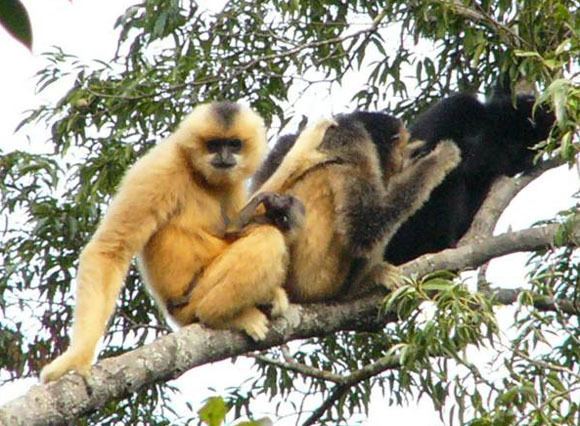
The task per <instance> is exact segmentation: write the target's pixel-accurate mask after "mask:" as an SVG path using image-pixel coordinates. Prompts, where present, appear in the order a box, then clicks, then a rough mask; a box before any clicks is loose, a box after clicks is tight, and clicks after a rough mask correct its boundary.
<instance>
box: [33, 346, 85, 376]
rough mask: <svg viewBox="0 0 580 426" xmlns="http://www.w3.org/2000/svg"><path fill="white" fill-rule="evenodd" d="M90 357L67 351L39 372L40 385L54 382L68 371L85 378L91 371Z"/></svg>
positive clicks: (70, 350)
mask: <svg viewBox="0 0 580 426" xmlns="http://www.w3.org/2000/svg"><path fill="white" fill-rule="evenodd" d="M92 358H93V357H92V355H87V354H85V353H82V352H78V351H74V350H72V349H68V350H67V351H66V352H64V353H63V354H62V355H61V356H59V357H58V358H56V359H55V360H54V361H52V362H51V363H50V364H48V365H46V366H45V367H44V368H43V369H42V371H41V372H40V381H41V382H42V383H48V382H54V381H55V380H58V379H60V378H61V377H62V376H64V375H65V374H66V373H68V372H69V371H74V372H76V373H78V374H80V375H81V376H84V377H87V376H88V375H89V371H90V369H91V364H92V363H91V361H92Z"/></svg>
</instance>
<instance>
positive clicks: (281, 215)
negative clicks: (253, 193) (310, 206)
mask: <svg viewBox="0 0 580 426" xmlns="http://www.w3.org/2000/svg"><path fill="white" fill-rule="evenodd" d="M262 203H263V204H264V207H265V208H266V213H265V214H266V217H267V218H268V220H269V221H270V223H272V224H273V225H274V226H275V227H276V228H278V229H279V230H280V231H282V232H288V231H291V230H294V229H295V228H297V227H299V226H301V225H302V223H303V221H304V215H305V213H306V209H305V208H304V204H302V202H301V201H300V200H299V199H298V198H296V197H292V196H290V195H281V194H273V193H272V194H268V195H267V196H266V197H264V199H263V200H262Z"/></svg>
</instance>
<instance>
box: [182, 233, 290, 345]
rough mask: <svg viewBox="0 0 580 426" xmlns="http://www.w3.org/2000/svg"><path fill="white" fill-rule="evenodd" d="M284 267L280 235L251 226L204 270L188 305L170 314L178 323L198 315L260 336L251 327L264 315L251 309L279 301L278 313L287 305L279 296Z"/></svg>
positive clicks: (208, 321) (260, 325)
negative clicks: (245, 233) (251, 227)
mask: <svg viewBox="0 0 580 426" xmlns="http://www.w3.org/2000/svg"><path fill="white" fill-rule="evenodd" d="M287 268H288V248H287V246H286V241H285V239H284V236H283V234H282V233H281V232H280V231H279V230H278V229H276V228H275V227H274V226H271V225H260V226H256V227H255V228H253V229H251V230H250V231H249V232H248V234H247V235H245V236H243V237H241V238H240V239H238V240H237V241H235V242H233V243H232V244H231V246H230V247H229V248H228V249H227V250H226V251H224V252H223V253H222V254H221V255H220V256H218V257H217V258H216V259H215V260H214V261H213V262H212V263H211V264H210V265H208V266H207V267H206V268H205V270H204V272H203V274H202V275H201V277H200V278H199V280H198V281H197V282H196V283H195V287H194V288H193V290H192V292H191V296H190V299H189V303H188V304H187V305H186V306H184V307H183V308H180V309H178V310H175V311H174V312H173V313H172V315H173V316H175V318H176V319H177V320H178V321H179V322H181V323H183V324H186V323H191V322H192V321H193V320H194V319H195V318H197V319H199V320H200V321H201V322H203V323H205V324H207V325H209V326H210V327H215V328H235V329H239V330H242V331H245V332H246V333H248V334H249V335H250V336H251V337H252V338H254V339H255V340H261V339H263V338H264V333H261V332H260V333H256V330H262V329H263V328H264V326H266V325H267V318H266V316H265V315H263V314H262V315H258V314H257V313H256V312H254V308H255V307H256V306H257V305H263V304H270V303H272V302H275V304H276V302H277V303H278V306H277V311H278V312H280V311H281V310H283V309H285V308H286V307H287V298H286V301H285V300H284V297H283V296H281V295H280V291H284V290H283V289H282V284H283V283H284V281H285V279H286V272H287ZM252 312H253V313H252ZM258 312H259V310H258ZM260 313H261V312H260ZM253 320H255V322H256V323H255V324H252V321H253Z"/></svg>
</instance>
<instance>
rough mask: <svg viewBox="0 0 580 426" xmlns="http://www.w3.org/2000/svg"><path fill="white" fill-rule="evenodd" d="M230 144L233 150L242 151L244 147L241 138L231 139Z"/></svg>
mask: <svg viewBox="0 0 580 426" xmlns="http://www.w3.org/2000/svg"><path fill="white" fill-rule="evenodd" d="M228 145H229V146H230V148H231V150H232V152H240V150H241V149H242V141H241V140H239V139H230V140H229V141H228Z"/></svg>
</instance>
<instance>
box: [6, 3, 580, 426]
mask: <svg viewBox="0 0 580 426" xmlns="http://www.w3.org/2000/svg"><path fill="white" fill-rule="evenodd" d="M135 2H136V0H135V1H132V0H100V1H95V0H73V1H72V2H69V1H67V0H44V1H38V0H37V1H33V0H23V3H24V4H25V6H26V8H27V9H28V12H29V14H30V17H31V20H32V27H33V33H34V46H33V51H32V53H31V52H30V51H28V50H27V49H26V48H25V47H23V46H22V45H21V44H19V43H18V42H16V41H15V40H14V39H12V38H11V37H10V36H9V35H8V34H7V33H6V32H5V31H4V30H3V29H2V28H0V53H1V55H2V58H3V66H1V67H0V93H2V95H3V96H2V97H1V98H0V116H1V117H2V119H1V120H0V148H3V149H6V150H10V149H27V150H34V151H37V150H40V151H43V150H44V149H43V148H44V141H45V140H46V139H47V138H48V135H49V133H48V132H47V131H46V130H45V129H35V133H34V134H32V135H31V141H32V142H30V143H29V142H28V140H27V137H26V134H24V133H20V134H17V135H14V134H13V130H14V128H15V127H16V125H17V124H18V123H19V122H20V121H21V120H22V118H23V115H22V112H23V111H24V110H26V109H30V108H34V107H36V106H38V105H39V104H40V103H41V102H42V101H44V100H46V98H44V99H43V98H41V96H40V95H38V94H36V93H35V92H34V83H33V78H32V76H33V75H34V73H35V72H37V71H38V70H39V69H40V68H41V67H43V65H44V61H43V59H42V58H41V56H40V55H41V53H42V52H45V51H47V50H49V49H50V48H51V46H59V47H62V48H63V50H64V51H65V52H67V53H72V54H75V55H77V56H79V57H80V58H81V59H85V60H90V59H102V60H105V61H106V60H108V59H109V58H111V57H112V55H113V53H114V51H115V47H116V41H117V34H118V32H117V31H114V30H113V24H114V22H115V20H116V18H117V17H118V16H119V15H120V14H122V13H123V12H124V10H125V9H126V8H127V7H128V6H130V5H131V4H133V3H135ZM207 3H211V6H212V9H214V8H215V9H218V8H219V5H220V4H221V3H223V2H222V1H219V2H215V1H214V2H207ZM66 87H67V86H66V85H65V86H63V88H62V89H60V90H65V89H66ZM352 93H354V90H352V86H350V87H349V90H341V91H340V93H333V102H332V103H329V101H328V95H327V94H324V93H320V94H319V95H320V96H314V97H313V98H303V99H301V100H300V101H299V102H295V103H294V109H295V111H296V112H297V113H298V114H305V115H307V116H309V117H310V118H313V117H312V115H313V111H316V113H315V114H320V113H323V114H324V113H326V114H329V113H331V112H340V111H344V110H345V109H349V108H348V103H347V99H348V98H349V97H350V96H351V95H352ZM51 95H52V96H59V95H61V93H58V91H56V92H54V91H53V92H52V93H51ZM44 96H46V95H44V94H43V97H44ZM579 183H580V181H579V179H578V175H577V173H576V171H574V170H572V171H569V170H566V168H560V169H558V170H555V171H551V172H549V173H547V174H546V175H545V176H544V177H543V178H541V179H538V180H537V181H536V182H534V183H533V184H532V185H530V186H529V188H527V189H526V190H525V191H524V192H523V193H522V194H520V196H518V197H517V198H516V200H514V202H513V203H512V204H511V205H510V207H509V208H508V210H507V212H506V214H505V215H504V216H503V218H502V220H501V221H500V224H499V225H498V230H499V231H505V230H506V229H508V228H510V227H511V228H513V229H514V230H515V229H522V228H526V227H528V226H529V225H530V224H532V223H533V222H536V221H537V220H540V219H544V218H549V217H552V216H553V215H554V213H555V212H557V211H559V210H562V209H565V208H567V207H569V206H571V205H572V200H571V195H572V194H573V193H574V192H575V191H577V190H578V189H579ZM525 259H526V256H525V255H523V254H522V255H512V256H506V257H504V258H501V259H497V260H495V261H494V262H493V263H492V267H491V268H490V269H489V272H488V277H489V279H490V280H491V281H492V282H493V283H494V284H495V285H500V286H505V287H518V286H521V285H522V284H523V283H524V282H525V281H524V268H523V264H524V262H525ZM219 364H220V365H219V367H218V366H217V365H215V364H214V365H211V366H209V367H206V368H198V369H195V370H193V371H190V372H188V373H186V374H185V375H184V376H183V377H182V378H181V379H180V380H178V381H177V382H178V383H179V384H180V385H182V386H183V388H186V389H187V390H186V395H195V397H194V398H193V400H192V401H191V402H192V403H193V405H194V407H195V406H198V404H199V401H200V400H201V399H203V398H204V397H207V396H210V395H212V393H211V392H209V391H207V390H206V389H207V387H208V386H212V387H213V388H214V389H216V390H217V392H218V393H219V391H220V389H225V388H227V387H231V386H236V385H237V384H238V381H239V380H241V379H242V378H246V377H248V376H250V375H251V374H255V372H253V373H250V372H249V370H248V368H249V366H250V365H251V363H250V362H249V361H247V360H245V359H240V360H239V361H238V362H237V363H236V364H235V365H233V364H232V363H231V362H229V361H228V362H222V363H219ZM34 382H35V381H34V380H26V381H21V382H17V383H15V384H12V385H8V386H4V387H2V388H0V404H2V403H4V402H6V401H8V400H10V399H12V398H15V397H17V396H19V395H20V394H22V393H23V392H25V391H26V389H28V387H29V386H30V385H31V384H33V383H34ZM192 391H194V392H192ZM182 399H183V401H184V400H185V398H182ZM183 401H181V402H180V403H183ZM271 408H273V407H271ZM266 409H267V408H266ZM385 418H390V419H397V420H398V421H399V422H404V423H406V424H429V425H438V424H441V423H440V421H439V419H438V417H437V415H436V413H435V412H434V411H433V409H432V407H431V404H430V402H428V401H424V402H422V403H420V404H418V405H417V406H412V407H390V408H389V407H386V402H384V401H383V399H382V397H381V396H380V395H379V394H378V393H377V394H376V395H375V396H374V397H373V398H372V402H371V406H370V415H369V417H368V419H367V420H366V421H365V422H364V423H363V424H365V425H380V424H383V422H384V419H385ZM276 424H277V425H278V424H286V422H277V423H276ZM288 424H293V422H289V423H288Z"/></svg>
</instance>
